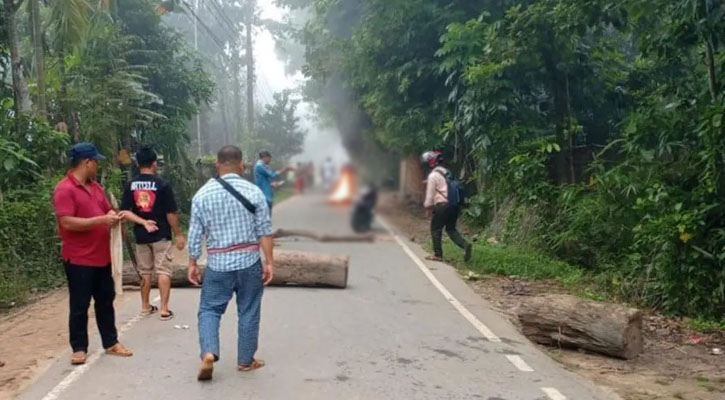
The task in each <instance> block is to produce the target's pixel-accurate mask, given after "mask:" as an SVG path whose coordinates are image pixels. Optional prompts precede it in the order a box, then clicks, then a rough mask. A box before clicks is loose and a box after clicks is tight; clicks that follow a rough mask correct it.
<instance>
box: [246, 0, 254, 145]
mask: <svg viewBox="0 0 725 400" xmlns="http://www.w3.org/2000/svg"><path fill="white" fill-rule="evenodd" d="M255 9H256V0H247V12H246V20H247V21H246V22H247V23H246V25H247V35H246V44H247V45H246V53H247V135H248V136H249V139H251V138H252V137H253V136H254V43H253V42H252V31H253V24H254V11H255Z"/></svg>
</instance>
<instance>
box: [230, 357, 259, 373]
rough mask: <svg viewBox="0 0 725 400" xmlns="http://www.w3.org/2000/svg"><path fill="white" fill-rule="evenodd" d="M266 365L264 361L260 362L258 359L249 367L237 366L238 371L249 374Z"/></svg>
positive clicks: (253, 360)
mask: <svg viewBox="0 0 725 400" xmlns="http://www.w3.org/2000/svg"><path fill="white" fill-rule="evenodd" d="M264 365H265V363H264V360H258V359H256V358H254V359H252V363H251V364H247V365H239V366H237V369H238V370H240V371H242V372H248V371H254V370H255V369H260V368H262V367H264Z"/></svg>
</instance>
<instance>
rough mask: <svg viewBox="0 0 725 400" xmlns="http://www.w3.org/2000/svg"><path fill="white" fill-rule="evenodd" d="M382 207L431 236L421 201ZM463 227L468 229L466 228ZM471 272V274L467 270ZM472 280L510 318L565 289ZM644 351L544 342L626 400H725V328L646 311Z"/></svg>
mask: <svg viewBox="0 0 725 400" xmlns="http://www.w3.org/2000/svg"><path fill="white" fill-rule="evenodd" d="M378 212H379V213H381V214H383V215H384V216H385V217H386V218H387V219H388V220H389V221H390V222H392V223H393V224H395V225H396V226H397V227H398V229H400V230H401V231H402V232H403V233H404V234H405V235H406V236H407V237H408V238H409V239H410V240H412V241H414V242H417V243H421V244H424V243H427V241H429V240H430V233H429V228H428V221H426V220H425V218H423V215H424V214H423V209H422V208H421V206H420V205H419V204H415V203H413V202H411V201H405V200H403V199H400V198H398V197H397V196H394V195H390V196H383V197H382V199H381V201H380V205H379V207H378ZM462 230H463V231H464V232H465V229H462ZM466 276H468V275H466ZM466 280H467V282H468V284H469V285H470V286H471V287H472V288H473V289H474V290H475V291H476V293H478V294H479V295H481V297H483V298H484V299H486V300H487V301H488V302H489V303H491V304H492V305H493V307H494V308H495V309H496V310H497V311H498V312H500V313H501V314H502V315H503V316H505V317H506V318H509V319H510V320H512V321H514V323H515V317H514V315H512V314H511V313H510V312H509V310H514V309H515V308H516V307H517V306H518V305H520V304H521V302H522V300H523V299H525V298H526V297H527V296H535V295H538V294H545V293H565V292H566V289H565V288H563V287H562V286H561V285H559V284H558V283H557V282H550V281H536V282H532V281H525V280H520V279H515V278H514V279H512V278H509V277H504V276H495V275H484V276H476V279H475V280H471V279H466ZM643 333H644V337H645V351H644V352H643V354H641V355H640V356H639V357H637V358H636V359H634V360H617V359H612V358H608V357H603V356H599V355H595V354H588V353H585V352H577V351H569V350H562V349H554V348H548V347H543V346H542V347H541V349H542V350H544V351H545V352H547V353H548V354H549V355H550V356H551V357H552V358H553V359H555V360H557V361H558V362H559V363H561V364H562V365H563V366H564V367H565V368H567V369H569V370H571V371H573V372H576V373H578V374H580V375H582V376H584V377H586V378H588V379H590V380H592V381H594V382H596V383H597V384H599V385H603V386H607V387H610V388H612V389H613V390H614V391H615V392H617V394H619V395H620V396H621V397H622V398H623V399H625V400H660V399H680V400H722V399H723V398H725V355H720V356H718V355H712V354H710V353H711V351H712V349H713V348H721V349H722V348H725V332H720V333H715V334H710V335H704V334H701V333H697V332H694V331H692V330H690V329H688V328H687V327H686V325H685V323H684V322H683V321H681V320H675V319H668V318H664V317H662V316H660V315H657V314H654V313H647V314H646V317H645V320H644V332H643Z"/></svg>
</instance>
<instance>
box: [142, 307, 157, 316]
mask: <svg viewBox="0 0 725 400" xmlns="http://www.w3.org/2000/svg"><path fill="white" fill-rule="evenodd" d="M158 311H159V308H158V307H156V306H154V305H152V306H151V308H149V309H148V310H141V315H143V316H144V317H148V316H149V315H151V314H156V313H157V312H158Z"/></svg>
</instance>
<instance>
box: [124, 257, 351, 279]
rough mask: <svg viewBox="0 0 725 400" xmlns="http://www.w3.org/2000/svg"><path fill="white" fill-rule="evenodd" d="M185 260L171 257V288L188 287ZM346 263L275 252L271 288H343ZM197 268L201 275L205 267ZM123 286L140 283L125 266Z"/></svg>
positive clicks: (130, 269) (340, 258)
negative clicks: (292, 286)
mask: <svg viewBox="0 0 725 400" xmlns="http://www.w3.org/2000/svg"><path fill="white" fill-rule="evenodd" d="M187 260H188V258H187V257H178V258H176V257H175V259H174V265H173V268H172V276H171V286H172V287H186V286H191V283H189V281H188V280H187V278H186V277H187V269H188V266H189V265H188V261H187ZM349 264H350V257H347V256H337V255H331V254H318V253H306V252H300V251H283V250H276V251H275V252H274V266H275V271H274V280H273V281H272V285H277V286H281V285H297V286H309V287H334V288H345V287H346V286H347V273H348V266H349ZM199 267H200V269H202V272H203V270H204V267H205V265H200V266H199ZM123 284H124V285H127V286H140V284H141V279H140V277H139V276H138V274H137V273H136V271H135V270H134V269H133V266H132V265H130V264H128V263H127V264H126V266H125V267H124V271H123ZM152 285H153V286H154V287H156V285H157V283H156V276H155V275H154V276H153V277H152Z"/></svg>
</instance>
